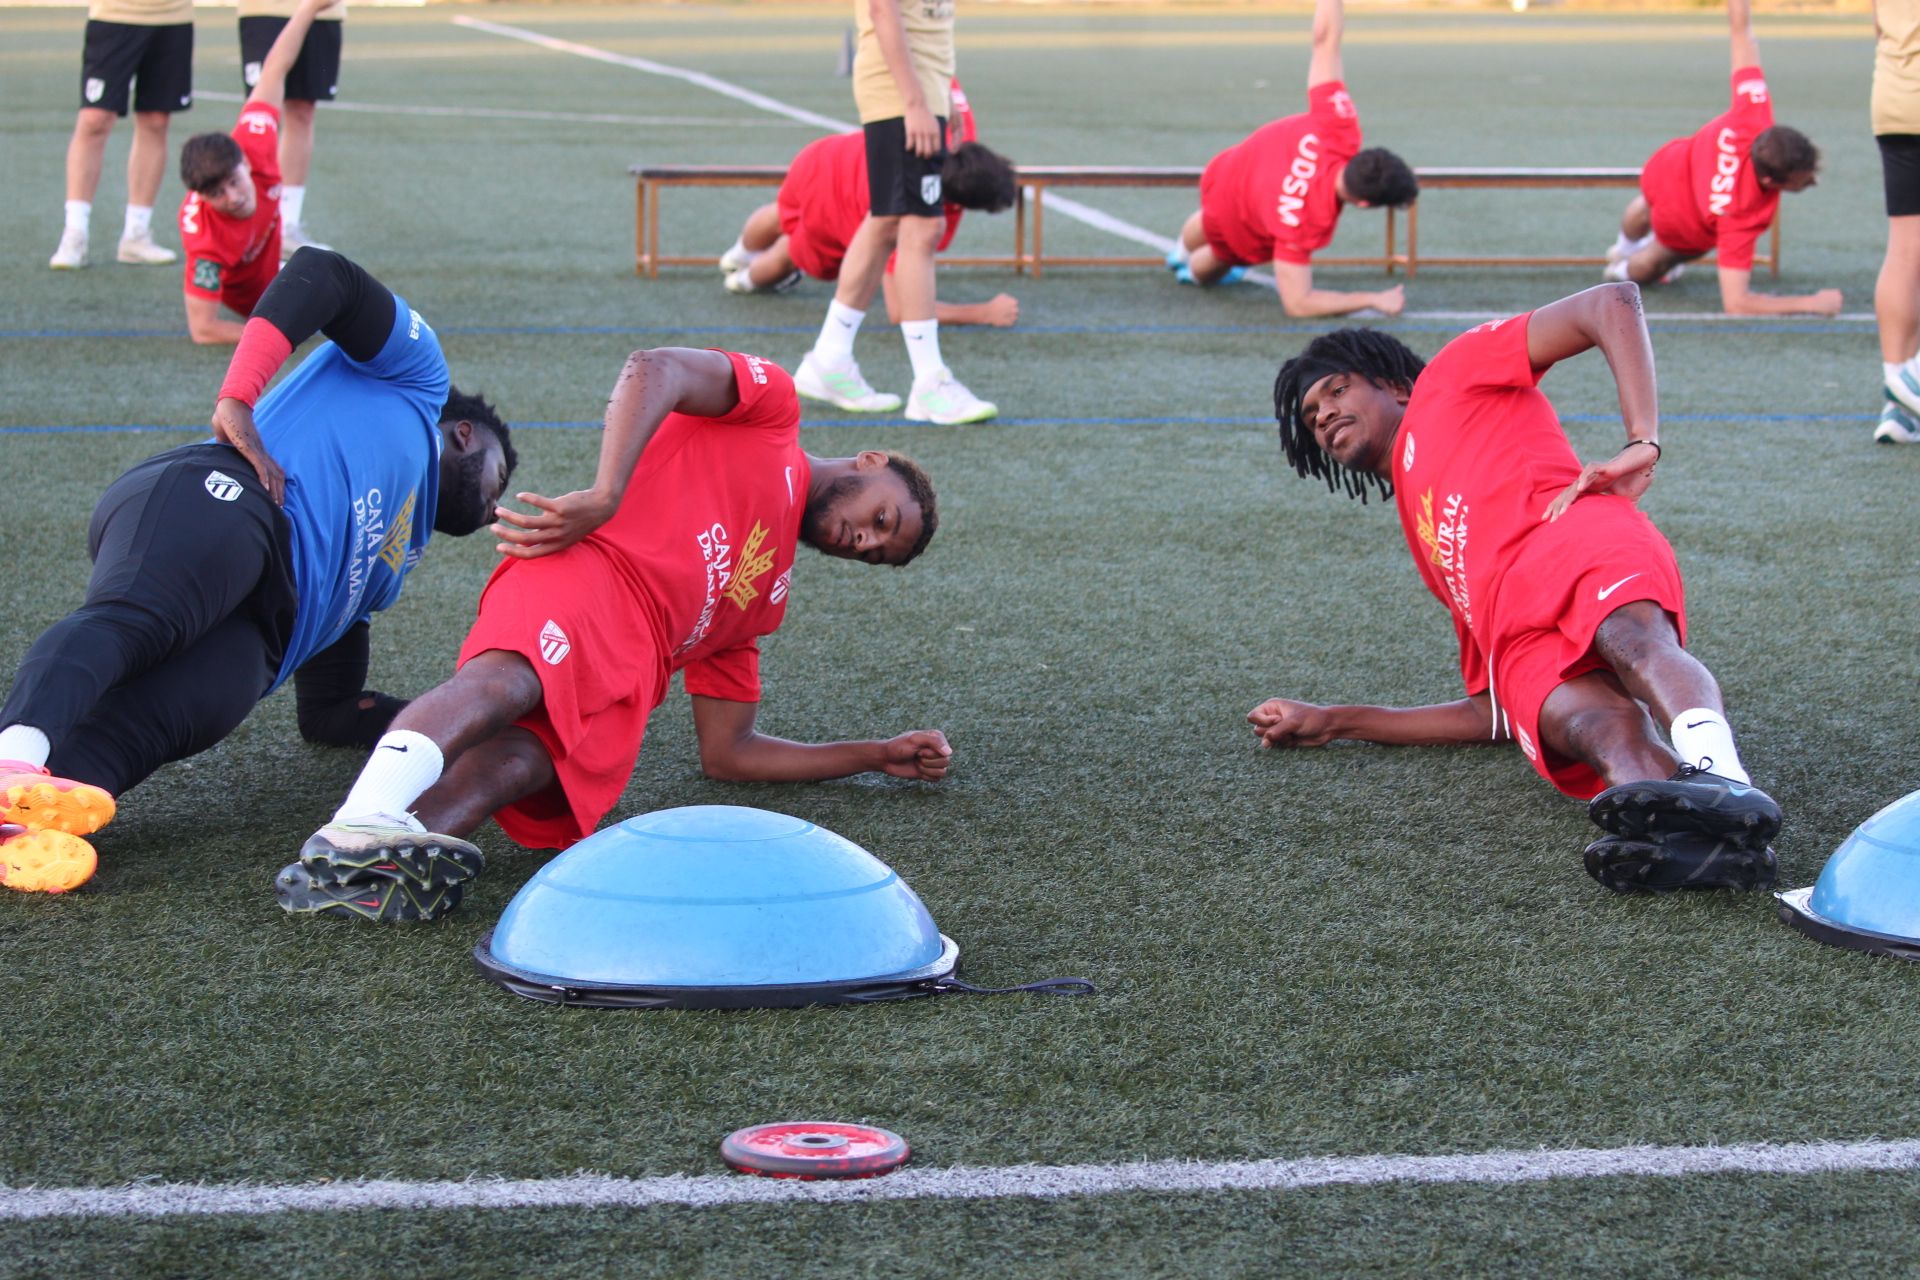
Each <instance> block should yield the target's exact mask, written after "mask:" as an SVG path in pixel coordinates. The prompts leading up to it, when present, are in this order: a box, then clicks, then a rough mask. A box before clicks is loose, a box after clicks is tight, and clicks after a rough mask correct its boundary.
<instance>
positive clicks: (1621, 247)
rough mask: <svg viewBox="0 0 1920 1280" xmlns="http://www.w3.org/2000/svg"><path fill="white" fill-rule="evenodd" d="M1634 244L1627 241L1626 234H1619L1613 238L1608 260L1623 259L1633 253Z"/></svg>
mask: <svg viewBox="0 0 1920 1280" xmlns="http://www.w3.org/2000/svg"><path fill="white" fill-rule="evenodd" d="M1588 243H1589V244H1591V243H1592V241H1588ZM1634 244H1635V242H1634V241H1632V240H1629V239H1627V233H1626V232H1624V231H1622V232H1619V233H1618V234H1617V235H1615V236H1614V237H1613V249H1612V250H1611V251H1610V252H1609V253H1608V255H1607V256H1608V257H1610V258H1624V257H1626V256H1627V255H1628V254H1630V253H1632V252H1633V247H1634Z"/></svg>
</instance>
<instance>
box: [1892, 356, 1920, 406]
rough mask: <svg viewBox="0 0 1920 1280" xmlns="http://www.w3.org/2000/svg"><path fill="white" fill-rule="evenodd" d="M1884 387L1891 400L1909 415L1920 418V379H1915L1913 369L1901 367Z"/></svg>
mask: <svg viewBox="0 0 1920 1280" xmlns="http://www.w3.org/2000/svg"><path fill="white" fill-rule="evenodd" d="M1883 385H1884V386H1885V388H1886V393H1887V398H1888V399H1889V400H1893V401H1896V402H1897V403H1898V404H1899V405H1900V407H1901V408H1902V409H1905V410H1906V411H1907V412H1908V413H1909V414H1911V415H1914V416H1915V417H1920V377H1915V376H1914V372H1913V370H1912V369H1911V368H1909V367H1908V366H1906V365H1901V366H1900V367H1899V368H1898V369H1895V370H1894V371H1893V376H1892V377H1891V378H1888V379H1887V380H1886V382H1885V383H1884V384H1883Z"/></svg>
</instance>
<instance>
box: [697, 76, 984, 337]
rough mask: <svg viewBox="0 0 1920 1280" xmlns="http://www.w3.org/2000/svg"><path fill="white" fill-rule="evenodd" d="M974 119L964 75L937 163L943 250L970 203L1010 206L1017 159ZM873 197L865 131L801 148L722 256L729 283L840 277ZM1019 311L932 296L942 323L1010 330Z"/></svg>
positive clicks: (886, 279) (891, 303)
mask: <svg viewBox="0 0 1920 1280" xmlns="http://www.w3.org/2000/svg"><path fill="white" fill-rule="evenodd" d="M976 127H977V126H976V125H975V122H974V116H973V112H972V110H971V109H970V108H969V106H968V105H967V99H966V95H965V94H964V93H962V92H961V89H960V84H959V82H958V81H955V82H954V85H953V117H952V119H951V120H950V121H949V123H948V125H947V145H948V148H949V150H948V153H947V157H946V159H945V161H944V162H943V163H942V164H941V168H940V191H941V196H942V198H943V200H944V209H945V213H946V228H945V230H944V231H943V232H942V234H941V236H940V241H939V243H938V244H936V245H935V246H934V252H935V253H936V254H938V253H944V252H945V251H946V248H947V246H948V245H950V244H952V243H953V237H954V234H955V233H956V232H957V231H959V229H960V219H961V217H962V216H963V215H964V214H965V213H966V211H967V210H969V209H979V210H982V211H983V212H986V213H998V212H1000V211H1001V210H1002V209H1008V208H1011V207H1012V206H1013V201H1014V196H1015V193H1016V190H1017V188H1016V180H1015V177H1014V172H1013V164H1012V162H1011V161H1009V160H1008V159H1007V158H1006V157H1005V156H1003V155H1000V154H999V153H998V152H995V151H990V150H988V149H987V148H986V147H985V146H982V145H981V144H980V143H979V142H978V141H977V140H976V139H975V131H976ZM869 200H870V197H869V194H868V184H867V148H866V140H865V138H864V137H863V136H862V135H861V134H857V133H843V134H836V135H835V136H833V137H831V138H822V139H820V140H819V141H817V142H811V143H808V144H807V145H806V146H805V147H803V148H801V150H800V154H799V155H797V156H795V157H794V158H793V164H792V165H791V166H790V167H789V168H788V170H787V176H786V180H785V181H783V182H782V183H781V184H780V194H779V196H778V198H777V199H775V201H774V202H773V203H771V204H763V205H761V206H760V207H759V208H758V209H755V210H754V211H753V213H752V214H751V215H750V216H749V217H748V218H747V224H746V226H745V227H744V228H743V229H742V230H741V232H740V238H739V239H738V240H736V241H734V243H733V247H732V248H731V249H729V250H727V251H726V253H724V254H722V255H721V256H720V270H721V271H722V272H724V273H725V280H726V286H727V288H728V289H730V290H731V291H733V292H734V293H772V292H776V291H779V290H783V289H788V288H791V287H792V286H793V285H795V284H797V283H798V282H799V280H800V277H801V276H802V275H807V276H811V277H813V278H814V279H815V280H838V279H839V278H840V263H841V261H842V259H844V258H845V257H846V256H847V246H848V245H849V244H851V243H853V237H854V233H855V232H857V231H859V230H860V224H861V223H862V222H864V221H866V217H867V205H868V203H869ZM881 288H882V290H883V292H884V294H885V297H886V302H887V319H888V320H889V321H891V322H892V323H894V324H898V323H899V322H900V299H899V297H898V295H897V293H896V289H895V285H894V280H893V263H892V262H891V261H889V262H888V264H887V273H886V275H885V276H883V277H882V278H881ZM1019 318H1020V304H1019V303H1018V302H1017V301H1015V300H1014V297H1013V295H1012V294H1008V293H1002V294H997V295H995V296H994V297H993V298H992V299H991V300H989V301H987V302H941V301H938V300H936V301H935V302H934V319H936V320H938V321H939V322H940V323H941V324H988V325H995V326H998V327H1001V328H1005V327H1007V326H1009V325H1011V324H1013V323H1014V322H1015V321H1016V320H1018V319H1019Z"/></svg>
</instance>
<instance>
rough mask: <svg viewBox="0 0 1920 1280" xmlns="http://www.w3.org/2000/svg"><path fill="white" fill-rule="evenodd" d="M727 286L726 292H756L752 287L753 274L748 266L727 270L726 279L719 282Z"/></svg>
mask: <svg viewBox="0 0 1920 1280" xmlns="http://www.w3.org/2000/svg"><path fill="white" fill-rule="evenodd" d="M720 283H721V284H724V285H726V286H727V292H728V293H758V292H760V291H759V290H758V289H756V288H754V287H753V275H752V272H751V269H750V268H748V267H739V268H737V269H735V270H733V271H729V272H727V276H726V279H724V280H722V281H721V282H720Z"/></svg>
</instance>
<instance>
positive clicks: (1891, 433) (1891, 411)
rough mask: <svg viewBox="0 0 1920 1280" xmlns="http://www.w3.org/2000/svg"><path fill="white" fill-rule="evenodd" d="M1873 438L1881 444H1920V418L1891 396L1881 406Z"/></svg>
mask: <svg viewBox="0 0 1920 1280" xmlns="http://www.w3.org/2000/svg"><path fill="white" fill-rule="evenodd" d="M1873 438H1874V439H1875V440H1877V441H1878V442H1879V443H1881V444H1920V419H1916V418H1915V417H1914V416H1913V415H1912V414H1910V413H1908V412H1907V411H1906V409H1905V408H1903V407H1902V406H1901V405H1900V404H1899V402H1898V401H1895V400H1893V399H1892V398H1889V399H1888V400H1887V402H1886V403H1885V404H1883V405H1881V406H1880V421H1879V423H1878V425H1876V426H1875V427H1874V429H1873Z"/></svg>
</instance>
